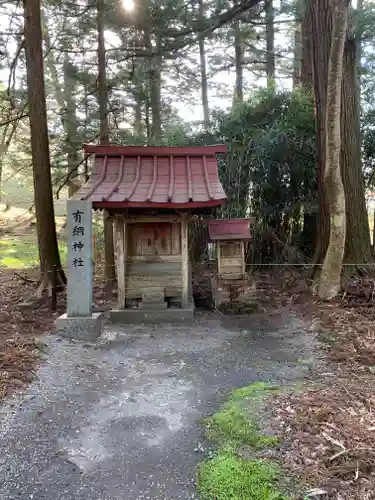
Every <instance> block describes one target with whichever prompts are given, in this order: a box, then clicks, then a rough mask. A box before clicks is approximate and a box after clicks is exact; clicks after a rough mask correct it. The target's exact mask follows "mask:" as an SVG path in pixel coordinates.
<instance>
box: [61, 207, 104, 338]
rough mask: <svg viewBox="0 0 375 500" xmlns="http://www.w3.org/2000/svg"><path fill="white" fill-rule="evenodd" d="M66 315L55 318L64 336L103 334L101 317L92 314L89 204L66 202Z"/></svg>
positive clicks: (89, 336)
mask: <svg viewBox="0 0 375 500" xmlns="http://www.w3.org/2000/svg"><path fill="white" fill-rule="evenodd" d="M67 229H68V234H67V240H68V242H67V244H68V273H67V276H68V284H67V312H66V313H65V314H63V315H62V316H60V317H59V318H57V320H56V323H55V327H56V331H57V332H58V333H59V334H60V335H61V336H63V337H69V338H74V339H76V340H83V341H93V340H95V339H97V338H98V337H99V336H100V335H101V333H102V331H103V315H102V314H101V313H93V312H92V203H91V201H90V200H88V201H86V200H68V202H67Z"/></svg>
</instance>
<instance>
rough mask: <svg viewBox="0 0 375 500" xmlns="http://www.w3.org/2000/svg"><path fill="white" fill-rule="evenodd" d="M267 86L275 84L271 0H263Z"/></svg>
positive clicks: (273, 23) (273, 24) (273, 18)
mask: <svg viewBox="0 0 375 500" xmlns="http://www.w3.org/2000/svg"><path fill="white" fill-rule="evenodd" d="M265 16H266V73H267V86H268V87H269V88H271V87H273V85H274V82H275V10H274V7H273V0H265Z"/></svg>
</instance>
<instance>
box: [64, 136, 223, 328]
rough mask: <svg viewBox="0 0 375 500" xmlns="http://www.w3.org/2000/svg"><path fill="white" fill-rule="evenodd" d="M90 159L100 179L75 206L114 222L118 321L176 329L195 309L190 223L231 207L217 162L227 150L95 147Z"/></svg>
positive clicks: (78, 196)
mask: <svg viewBox="0 0 375 500" xmlns="http://www.w3.org/2000/svg"><path fill="white" fill-rule="evenodd" d="M85 152H86V153H87V154H91V155H92V157H93V163H92V174H91V177H90V179H89V181H88V182H87V183H86V184H85V185H84V186H83V187H81V188H80V189H79V191H78V192H77V193H76V194H75V195H74V197H73V198H74V199H91V200H92V204H93V208H94V209H106V210H107V211H108V213H109V215H110V217H112V218H113V220H114V241H115V253H116V268H117V292H118V309H117V311H112V313H113V314H112V318H113V319H114V320H117V321H121V322H139V321H142V322H143V321H149V322H152V321H156V320H157V321H164V320H165V321H173V320H174V319H178V318H179V319H181V313H183V314H182V317H185V319H186V318H187V317H188V316H189V314H190V312H189V311H193V309H194V308H193V300H192V293H191V273H190V264H189V253H188V223H189V218H190V217H191V216H192V215H193V214H204V213H207V211H208V212H210V210H212V207H215V206H218V205H221V204H222V203H223V202H224V201H225V199H226V195H225V192H224V190H223V187H222V185H221V183H220V180H219V177H218V165H217V159H216V154H217V153H225V152H226V147H225V146H222V145H219V146H208V147H146V146H94V145H89V146H85ZM181 309H182V310H183V311H181ZM184 311H185V312H186V311H188V312H187V313H186V314H185V313H184ZM184 314H185V316H184ZM173 315H175V318H174V317H173Z"/></svg>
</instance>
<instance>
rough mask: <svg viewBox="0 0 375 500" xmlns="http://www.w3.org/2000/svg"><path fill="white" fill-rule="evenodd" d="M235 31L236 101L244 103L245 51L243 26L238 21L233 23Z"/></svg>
mask: <svg viewBox="0 0 375 500" xmlns="http://www.w3.org/2000/svg"><path fill="white" fill-rule="evenodd" d="M233 30H234V53H235V68H236V88H235V101H236V102H239V103H242V102H243V65H244V50H243V42H242V36H241V25H240V21H239V20H238V19H237V20H236V21H235V22H234V23H233Z"/></svg>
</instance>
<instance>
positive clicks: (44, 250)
mask: <svg viewBox="0 0 375 500" xmlns="http://www.w3.org/2000/svg"><path fill="white" fill-rule="evenodd" d="M23 8H24V36H25V53H26V73H27V88H28V103H29V120H30V133H31V154H32V160H33V176H34V197H35V213H36V226H37V234H38V248H39V259H40V270H41V276H42V282H41V286H40V288H39V290H40V291H43V289H44V287H48V288H49V290H50V291H51V293H52V297H55V296H56V291H57V287H58V286H59V285H63V284H65V282H66V279H65V275H64V271H63V270H62V267H61V262H60V255H59V249H58V245H57V235H56V225H55V213H54V206H53V196H52V179H51V164H50V156H49V141H48V127H47V111H46V99H45V86H44V65H43V51H42V29H41V15H40V0H24V1H23Z"/></svg>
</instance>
